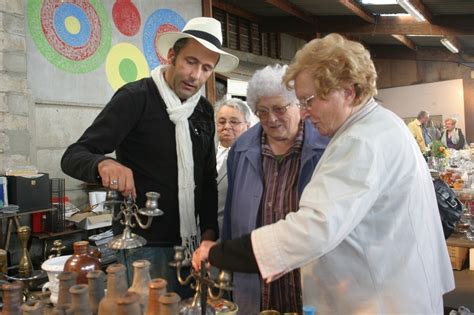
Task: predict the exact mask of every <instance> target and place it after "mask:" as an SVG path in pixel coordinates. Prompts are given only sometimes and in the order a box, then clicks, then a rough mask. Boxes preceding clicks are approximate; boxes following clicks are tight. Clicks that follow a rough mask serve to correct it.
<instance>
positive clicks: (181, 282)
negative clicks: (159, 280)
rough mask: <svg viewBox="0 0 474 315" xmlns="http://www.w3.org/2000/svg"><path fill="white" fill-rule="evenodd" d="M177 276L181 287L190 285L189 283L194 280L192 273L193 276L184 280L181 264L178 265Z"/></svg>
mask: <svg viewBox="0 0 474 315" xmlns="http://www.w3.org/2000/svg"><path fill="white" fill-rule="evenodd" d="M176 276H177V278H178V282H179V284H181V285H188V284H189V283H191V280H192V279H193V278H194V277H193V274H192V272H191V274H190V275H189V276H187V277H186V279H183V277H182V276H181V265H180V264H178V266H177V267H176Z"/></svg>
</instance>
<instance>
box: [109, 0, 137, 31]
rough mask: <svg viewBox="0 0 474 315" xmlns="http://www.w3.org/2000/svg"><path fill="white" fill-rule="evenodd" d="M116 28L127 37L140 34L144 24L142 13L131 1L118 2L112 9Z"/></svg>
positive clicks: (117, 0)
mask: <svg viewBox="0 0 474 315" xmlns="http://www.w3.org/2000/svg"><path fill="white" fill-rule="evenodd" d="M112 20H113V21H114V24H115V27H116V28H117V29H118V30H119V32H120V33H122V34H123V35H125V36H133V35H135V34H137V33H138V31H139V30H140V26H141V24H142V21H141V17H140V12H138V9H137V7H136V6H135V5H134V4H133V3H132V1H130V0H116V1H115V3H114V6H113V7H112Z"/></svg>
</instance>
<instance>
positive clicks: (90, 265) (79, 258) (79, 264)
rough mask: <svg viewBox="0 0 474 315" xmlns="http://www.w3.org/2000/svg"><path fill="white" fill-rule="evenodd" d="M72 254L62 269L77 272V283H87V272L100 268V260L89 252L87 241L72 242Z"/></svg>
mask: <svg viewBox="0 0 474 315" xmlns="http://www.w3.org/2000/svg"><path fill="white" fill-rule="evenodd" d="M73 248H74V254H73V255H72V256H71V257H70V258H69V259H68V260H67V261H66V263H65V264H64V271H72V272H75V273H77V280H76V283H77V284H87V273H88V272H89V271H93V270H100V261H99V258H98V257H95V256H93V255H91V254H90V253H89V242H88V241H79V242H74V244H73Z"/></svg>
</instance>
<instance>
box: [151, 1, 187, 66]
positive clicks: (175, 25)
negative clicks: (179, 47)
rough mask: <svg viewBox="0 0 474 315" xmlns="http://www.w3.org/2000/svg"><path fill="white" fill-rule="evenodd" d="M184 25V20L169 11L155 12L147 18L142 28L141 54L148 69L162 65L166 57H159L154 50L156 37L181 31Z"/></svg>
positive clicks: (160, 10)
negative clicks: (142, 53)
mask: <svg viewBox="0 0 474 315" xmlns="http://www.w3.org/2000/svg"><path fill="white" fill-rule="evenodd" d="M185 24H186V22H185V21H184V19H183V18H182V17H181V16H180V15H179V14H178V13H176V12H175V11H173V10H170V9H159V10H156V11H155V12H153V13H152V14H151V15H150V16H149V17H148V19H147V20H146V22H145V26H144V27H143V52H144V54H145V57H146V60H147V61H148V65H149V66H150V69H154V68H155V67H157V66H158V65H160V64H162V63H163V62H164V60H165V57H166V56H159V54H158V52H157V50H156V48H155V41H156V37H157V35H158V34H160V33H163V32H169V31H181V30H182V29H183V27H184V25H185ZM160 57H161V58H160Z"/></svg>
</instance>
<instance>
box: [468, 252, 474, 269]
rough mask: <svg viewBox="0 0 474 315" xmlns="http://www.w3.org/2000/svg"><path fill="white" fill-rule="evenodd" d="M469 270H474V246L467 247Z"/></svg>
mask: <svg viewBox="0 0 474 315" xmlns="http://www.w3.org/2000/svg"><path fill="white" fill-rule="evenodd" d="M469 270H474V248H469Z"/></svg>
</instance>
